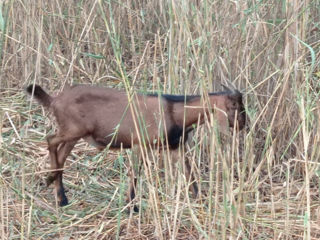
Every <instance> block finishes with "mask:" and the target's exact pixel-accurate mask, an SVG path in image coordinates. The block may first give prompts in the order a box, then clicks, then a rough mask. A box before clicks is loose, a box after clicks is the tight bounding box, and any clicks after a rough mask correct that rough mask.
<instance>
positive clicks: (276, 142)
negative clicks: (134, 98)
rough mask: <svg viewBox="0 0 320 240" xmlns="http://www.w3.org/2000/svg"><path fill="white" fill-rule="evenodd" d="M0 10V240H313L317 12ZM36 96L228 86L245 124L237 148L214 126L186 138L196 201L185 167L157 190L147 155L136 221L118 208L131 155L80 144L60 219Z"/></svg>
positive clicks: (132, 6) (317, 212) (178, 2)
mask: <svg viewBox="0 0 320 240" xmlns="http://www.w3.org/2000/svg"><path fill="white" fill-rule="evenodd" d="M0 4H1V5H0V6H1V8H0V31H1V35H0V36H1V38H0V61H1V62H0V88H1V91H0V94H1V95H0V99H1V101H0V128H1V135H0V170H1V176H0V185H1V186H0V235H1V237H2V239H319V238H320V201H319V200H320V195H319V190H320V169H319V164H320V161H319V155H320V149H319V147H320V129H319V113H320V109H319V107H320V103H319V92H320V82H319V80H320V67H319V65H320V51H319V49H320V2H319V1H317V0H302V1H299V0H282V1H279V0H269V1H266V0H259V1H258V0H257V1H255V0H251V1H249V0H240V1H217V0H211V1H210V0H190V1H183V0H173V1H161V0H137V1H130V0H127V1H111V0H106V1H94V0H93V1H66V0H54V1H49V0H47V1H40V0H36V1H31V0H29V1H9V0H7V1H1V3H0ZM33 82H36V83H38V84H40V85H42V86H43V87H44V88H45V89H47V90H48V91H49V92H51V93H52V92H57V91H60V90H61V89H62V88H63V86H64V85H65V84H76V83H85V84H97V85H101V86H110V87H116V88H122V89H126V91H128V92H129V91H132V90H133V89H134V90H139V91H149V92H153V91H161V92H166V93H175V94H185V93H187V94H195V93H197V94H205V93H207V92H210V91H217V90H221V83H222V84H225V85H230V84H233V85H234V86H236V87H237V88H239V89H240V90H242V91H243V92H244V93H245V104H246V110H247V114H248V116H249V121H248V124H247V128H246V130H245V131H243V132H242V134H241V135H240V136H235V137H234V138H228V137H222V139H220V138H219V137H218V136H217V134H216V132H215V131H214V127H213V125H214V124H207V125H205V126H203V127H201V128H197V129H196V130H195V131H194V134H193V136H192V137H190V139H189V142H188V147H187V150H186V151H185V152H184V151H181V155H184V156H185V157H187V158H188V159H189V161H190V162H191V163H192V166H193V168H194V171H195V172H196V178H197V180H198V181H199V182H200V183H201V194H200V196H199V198H198V199H194V198H192V197H191V194H189V195H190V197H189V195H188V194H187V190H186V189H187V188H186V185H187V183H186V180H185V178H184V176H183V174H182V173H181V172H182V171H181V166H180V167H179V165H178V166H177V169H178V173H176V175H175V177H173V178H172V177H170V175H171V173H170V168H169V165H168V164H165V168H164V170H163V171H164V174H160V175H164V177H163V176H159V173H160V172H161V170H159V169H158V163H157V159H158V158H159V156H158V155H157V154H156V152H155V151H153V152H151V153H149V154H148V155H147V157H146V160H145V161H148V162H149V165H144V166H143V167H142V174H141V177H140V180H139V183H138V197H137V200H138V201H139V202H138V204H139V205H140V206H141V207H140V212H139V213H138V214H135V213H133V212H132V211H131V212H130V211H129V213H128V210H129V208H128V206H127V205H126V203H125V201H124V199H125V192H126V189H127V177H126V165H125V164H124V162H128V161H132V159H133V158H134V156H133V154H132V153H131V152H130V151H126V150H123V151H118V152H113V151H110V150H108V149H106V150H105V151H103V152H100V153H99V152H97V151H96V150H95V149H93V148H92V147H90V146H88V145H87V144H86V143H84V142H82V143H79V144H78V145H77V146H76V149H75V150H74V151H73V153H72V156H70V157H69V158H68V160H67V164H66V169H65V175H64V176H65V178H64V179H65V180H64V181H65V186H66V188H67V190H68V192H67V195H68V197H69V200H70V205H68V206H66V207H64V208H59V207H57V205H56V202H55V200H54V197H53V195H52V192H53V187H52V186H51V187H49V188H46V186H45V185H44V179H45V176H46V175H47V171H48V169H49V166H48V163H49V161H48V152H47V149H46V141H45V136H46V135H47V134H48V133H49V132H50V131H53V130H52V128H51V126H52V125H53V121H52V120H51V119H50V118H48V116H49V115H48V113H46V112H44V111H43V109H42V108H41V107H39V106H38V105H36V104H30V101H28V99H27V98H26V97H25V93H24V92H23V87H24V86H26V85H27V84H30V83H33ZM106 121H108V119H107V118H106ZM161 154H162V155H164V156H163V158H164V159H167V160H168V158H169V157H168V155H167V153H166V152H162V153H161ZM150 166H152V167H153V168H151V167H150Z"/></svg>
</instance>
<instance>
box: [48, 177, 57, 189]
mask: <svg viewBox="0 0 320 240" xmlns="http://www.w3.org/2000/svg"><path fill="white" fill-rule="evenodd" d="M54 180H56V178H55V176H54V175H49V176H48V177H47V179H46V183H47V187H49V186H50V185H51V183H53V182H54Z"/></svg>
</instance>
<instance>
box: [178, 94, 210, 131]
mask: <svg viewBox="0 0 320 240" xmlns="http://www.w3.org/2000/svg"><path fill="white" fill-rule="evenodd" d="M208 100H209V102H210V103H208V101H206V100H203V99H201V97H199V98H196V99H193V100H191V101H189V102H187V103H175V104H174V106H173V119H174V121H175V123H176V124H177V125H179V126H184V127H186V128H187V127H189V126H191V125H192V124H194V123H197V122H198V119H199V118H200V123H202V122H203V118H204V115H205V114H207V113H208V112H209V106H211V107H212V108H213V107H214V105H215V104H216V96H209V99H208Z"/></svg>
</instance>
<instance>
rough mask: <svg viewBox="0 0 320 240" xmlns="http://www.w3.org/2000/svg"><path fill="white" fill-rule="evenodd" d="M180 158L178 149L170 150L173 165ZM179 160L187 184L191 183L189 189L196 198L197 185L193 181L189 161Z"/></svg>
mask: <svg viewBox="0 0 320 240" xmlns="http://www.w3.org/2000/svg"><path fill="white" fill-rule="evenodd" d="M180 158H181V154H179V149H174V150H171V161H172V164H173V165H175V164H176V163H177V162H178V161H179V159H180ZM181 160H182V161H181V163H182V164H184V168H183V169H184V175H185V177H186V181H187V184H190V183H191V185H190V186H189V189H190V188H191V191H192V193H193V196H194V197H195V198H196V197H197V196H198V184H197V182H196V181H195V178H194V174H193V172H192V168H191V166H190V163H189V160H188V159H187V158H185V159H181ZM173 168H174V166H173Z"/></svg>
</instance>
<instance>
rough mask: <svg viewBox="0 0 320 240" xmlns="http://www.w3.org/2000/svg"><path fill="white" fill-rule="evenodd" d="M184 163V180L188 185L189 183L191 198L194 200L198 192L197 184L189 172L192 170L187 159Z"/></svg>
mask: <svg viewBox="0 0 320 240" xmlns="http://www.w3.org/2000/svg"><path fill="white" fill-rule="evenodd" d="M184 162H185V167H186V170H185V175H186V179H187V182H188V183H189V182H190V183H191V191H192V193H193V196H194V197H195V198H196V197H198V192H199V190H198V184H197V182H196V181H195V179H194V175H193V172H192V171H191V170H192V168H191V166H190V163H189V161H188V159H185V161H184Z"/></svg>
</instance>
